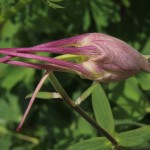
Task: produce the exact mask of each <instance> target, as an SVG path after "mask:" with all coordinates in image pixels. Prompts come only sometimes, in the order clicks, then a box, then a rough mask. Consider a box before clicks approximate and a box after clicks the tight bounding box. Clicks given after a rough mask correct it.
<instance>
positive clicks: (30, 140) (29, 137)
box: [0, 125, 39, 145]
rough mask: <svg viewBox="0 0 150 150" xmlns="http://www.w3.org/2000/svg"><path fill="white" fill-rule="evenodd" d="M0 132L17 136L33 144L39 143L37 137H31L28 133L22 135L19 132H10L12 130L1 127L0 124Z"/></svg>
mask: <svg viewBox="0 0 150 150" xmlns="http://www.w3.org/2000/svg"><path fill="white" fill-rule="evenodd" d="M0 134H4V135H8V136H12V137H15V138H18V139H20V140H24V141H28V142H31V143H33V144H35V145H37V144H39V140H38V139H37V138H35V137H31V136H28V135H24V134H21V133H17V132H12V131H10V130H8V129H6V128H5V127H3V126H1V125H0Z"/></svg>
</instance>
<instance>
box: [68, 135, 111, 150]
mask: <svg viewBox="0 0 150 150" xmlns="http://www.w3.org/2000/svg"><path fill="white" fill-rule="evenodd" d="M112 149H113V148H112V145H111V143H110V142H109V141H108V140H107V139H106V138H103V137H97V138H92V139H90V140H85V141H81V142H79V143H77V144H75V145H72V146H70V147H68V148H67V150H112Z"/></svg>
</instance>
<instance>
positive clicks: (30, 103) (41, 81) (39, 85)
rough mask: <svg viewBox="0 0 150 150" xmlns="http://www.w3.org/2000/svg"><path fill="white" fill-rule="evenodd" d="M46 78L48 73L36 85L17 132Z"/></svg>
mask: <svg viewBox="0 0 150 150" xmlns="http://www.w3.org/2000/svg"><path fill="white" fill-rule="evenodd" d="M48 76H49V74H48V72H46V73H45V74H44V76H43V77H42V79H41V80H40V82H39V84H38V85H37V87H36V89H35V91H34V93H33V95H32V97H31V100H30V102H29V105H28V107H27V109H26V111H25V113H24V115H23V118H22V120H21V122H20V124H19V126H18V128H17V131H19V130H20V129H21V127H22V125H23V123H24V121H25V119H26V117H27V115H28V113H29V111H30V109H31V106H32V104H33V102H34V100H35V98H36V95H37V94H38V92H39V90H40V89H41V87H42V85H43V83H44V81H45V80H46V79H47V77H48Z"/></svg>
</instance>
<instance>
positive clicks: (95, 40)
mask: <svg viewBox="0 0 150 150" xmlns="http://www.w3.org/2000/svg"><path fill="white" fill-rule="evenodd" d="M79 43H80V45H81V46H95V49H96V53H95V54H94V55H91V56H89V58H88V59H87V60H86V61H84V62H82V65H83V66H84V68H86V70H88V71H89V72H91V74H92V77H91V76H90V77H87V78H90V79H92V80H97V81H100V82H105V83H109V82H114V81H120V80H123V79H126V78H128V77H130V76H133V75H135V74H137V73H138V72H140V71H145V72H150V64H149V62H148V60H147V59H146V58H145V57H144V56H143V55H141V54H140V53H139V52H138V51H136V50H135V49H134V48H132V47H131V46H129V45H128V44H127V43H125V42H123V41H121V40H119V39H117V38H114V37H111V36H108V35H105V34H100V33H90V34H85V36H84V37H82V39H80V42H79Z"/></svg>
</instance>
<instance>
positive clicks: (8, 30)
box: [0, 20, 20, 48]
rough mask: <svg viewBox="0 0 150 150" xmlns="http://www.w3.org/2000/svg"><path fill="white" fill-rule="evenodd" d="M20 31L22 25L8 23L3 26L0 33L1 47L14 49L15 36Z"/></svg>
mask: <svg viewBox="0 0 150 150" xmlns="http://www.w3.org/2000/svg"><path fill="white" fill-rule="evenodd" d="M19 29H20V23H12V22H11V21H9V20H8V21H6V23H5V24H4V25H3V26H2V29H1V32H0V38H1V40H0V47H1V48H2V47H13V46H14V41H15V38H14V37H15V35H16V34H17V32H18V30H19Z"/></svg>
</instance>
